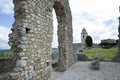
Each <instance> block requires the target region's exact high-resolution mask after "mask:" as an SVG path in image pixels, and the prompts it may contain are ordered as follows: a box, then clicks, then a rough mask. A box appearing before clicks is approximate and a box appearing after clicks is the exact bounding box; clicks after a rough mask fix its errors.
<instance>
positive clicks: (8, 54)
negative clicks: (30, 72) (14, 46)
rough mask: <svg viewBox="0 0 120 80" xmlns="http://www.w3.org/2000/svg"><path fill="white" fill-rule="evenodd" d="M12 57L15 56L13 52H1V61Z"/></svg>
mask: <svg viewBox="0 0 120 80" xmlns="http://www.w3.org/2000/svg"><path fill="white" fill-rule="evenodd" d="M12 56H13V54H12V51H10V50H4V51H0V59H3V58H10V57H12Z"/></svg>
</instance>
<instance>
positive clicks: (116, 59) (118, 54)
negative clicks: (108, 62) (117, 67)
mask: <svg viewBox="0 0 120 80" xmlns="http://www.w3.org/2000/svg"><path fill="white" fill-rule="evenodd" d="M119 12H120V7H119ZM118 19H119V26H118V38H119V39H118V52H117V54H116V56H115V57H114V58H113V59H112V61H115V62H120V17H118Z"/></svg>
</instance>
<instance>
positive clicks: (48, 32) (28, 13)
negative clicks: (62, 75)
mask: <svg viewBox="0 0 120 80" xmlns="http://www.w3.org/2000/svg"><path fill="white" fill-rule="evenodd" d="M13 3H14V6H15V7H14V12H15V13H14V18H15V22H14V23H13V28H12V29H11V30H12V33H11V34H9V37H10V39H9V45H10V46H11V49H12V50H13V53H14V58H13V59H14V60H15V62H16V63H15V68H14V70H13V71H11V73H10V74H9V76H10V77H9V78H11V80H50V76H51V71H52V67H51V52H52V51H51V42H52V34H53V16H52V11H53V8H54V9H55V12H56V15H57V20H58V42H59V61H58V62H59V71H65V70H66V69H67V68H68V67H70V66H71V65H72V64H73V63H74V59H73V48H72V42H73V37H72V17H71V11H70V7H69V3H68V0H13Z"/></svg>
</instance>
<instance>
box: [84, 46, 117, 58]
mask: <svg viewBox="0 0 120 80" xmlns="http://www.w3.org/2000/svg"><path fill="white" fill-rule="evenodd" d="M83 53H84V54H86V55H87V56H88V58H92V57H93V56H100V57H103V58H104V59H105V60H111V59H112V58H113V57H114V56H115V55H116V53H117V48H116V47H115V48H110V49H102V48H92V49H85V50H84V51H83Z"/></svg>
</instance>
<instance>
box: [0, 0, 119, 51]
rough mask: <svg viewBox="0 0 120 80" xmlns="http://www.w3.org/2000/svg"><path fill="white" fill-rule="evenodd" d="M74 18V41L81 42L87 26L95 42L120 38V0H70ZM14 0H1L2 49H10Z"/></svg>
mask: <svg viewBox="0 0 120 80" xmlns="http://www.w3.org/2000/svg"><path fill="white" fill-rule="evenodd" d="M69 3H70V8H71V11H72V18H73V21H72V22H73V42H74V43H80V42H81V35H80V34H81V30H82V29H83V28H84V27H85V28H86V30H87V32H88V34H89V35H90V36H91V37H92V38H93V41H94V43H100V40H101V39H108V38H111V39H118V30H117V28H118V17H119V6H120V0H69ZM13 7H14V6H13V3H12V0H0V49H9V48H10V47H9V45H8V34H9V33H11V31H10V29H11V27H12V24H13V22H14V17H13V16H14V14H13V13H14V11H13ZM53 15H54V16H53V19H54V34H53V37H54V38H53V43H52V47H57V45H58V44H57V20H56V16H55V12H53Z"/></svg>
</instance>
